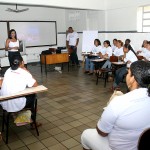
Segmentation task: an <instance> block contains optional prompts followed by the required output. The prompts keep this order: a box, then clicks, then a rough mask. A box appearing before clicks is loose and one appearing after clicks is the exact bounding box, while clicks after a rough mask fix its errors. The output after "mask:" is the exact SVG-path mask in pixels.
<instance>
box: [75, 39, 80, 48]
mask: <svg viewBox="0 0 150 150" xmlns="http://www.w3.org/2000/svg"><path fill="white" fill-rule="evenodd" d="M78 43H79V38H78V39H77V40H76V45H75V47H77V46H78Z"/></svg>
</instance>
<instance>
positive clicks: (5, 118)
mask: <svg viewBox="0 0 150 150" xmlns="http://www.w3.org/2000/svg"><path fill="white" fill-rule="evenodd" d="M26 109H29V108H25V109H23V110H26ZM23 110H21V111H23ZM36 111H37V98H36V96H35V99H34V116H35V117H34V119H33V124H34V125H35V130H36V133H37V136H39V131H38V128H37V124H36ZM19 112H20V111H19ZM12 113H13V112H7V111H6V110H3V116H2V133H3V132H4V131H5V127H6V133H5V138H6V139H5V140H4V141H5V143H6V144H8V136H9V126H10V124H9V121H10V116H11V114H12Z"/></svg>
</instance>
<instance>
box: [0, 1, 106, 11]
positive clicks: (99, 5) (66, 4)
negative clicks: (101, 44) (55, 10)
mask: <svg viewBox="0 0 150 150" xmlns="http://www.w3.org/2000/svg"><path fill="white" fill-rule="evenodd" d="M0 2H3V3H15V4H16V3H17V4H29V5H43V6H53V7H63V8H77V9H96V10H104V9H105V6H106V5H105V3H106V1H104V0H92V1H87V0H82V1H81V0H74V1H71V0H42V1H41V0H36V1H34V0H0Z"/></svg>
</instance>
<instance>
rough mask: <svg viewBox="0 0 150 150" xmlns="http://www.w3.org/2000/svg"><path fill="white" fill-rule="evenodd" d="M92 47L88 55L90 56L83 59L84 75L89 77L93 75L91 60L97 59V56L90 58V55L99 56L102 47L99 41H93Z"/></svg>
mask: <svg viewBox="0 0 150 150" xmlns="http://www.w3.org/2000/svg"><path fill="white" fill-rule="evenodd" d="M94 45H95V46H94V47H93V49H92V51H91V53H90V55H89V56H88V57H87V58H86V59H85V73H88V74H89V75H92V74H93V71H94V63H93V62H92V60H94V59H97V58H98V56H92V54H99V53H100V52H101V49H102V46H101V42H100V40H99V39H95V40H94Z"/></svg>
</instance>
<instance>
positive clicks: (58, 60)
mask: <svg viewBox="0 0 150 150" xmlns="http://www.w3.org/2000/svg"><path fill="white" fill-rule="evenodd" d="M63 63H68V71H69V54H68V53H62V54H48V55H43V54H41V55H40V64H41V72H42V65H45V73H46V75H47V65H52V64H62V69H63Z"/></svg>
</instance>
